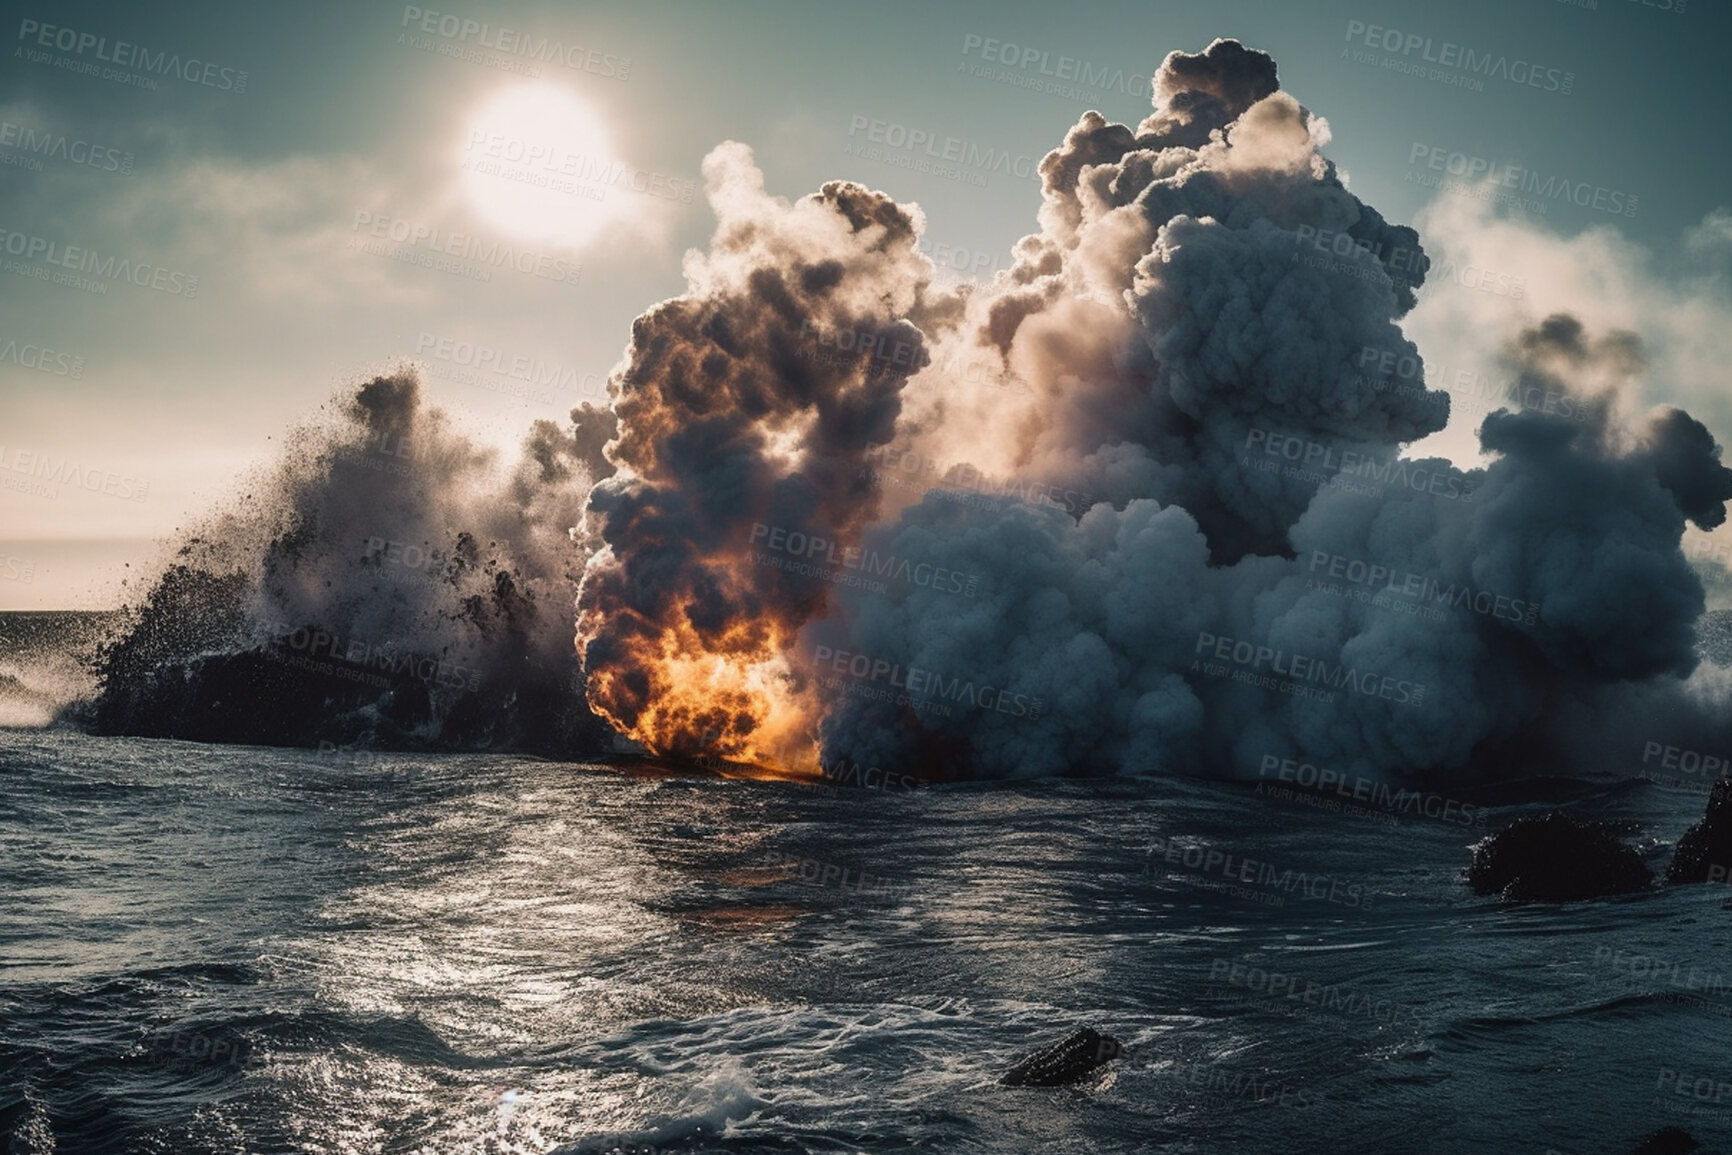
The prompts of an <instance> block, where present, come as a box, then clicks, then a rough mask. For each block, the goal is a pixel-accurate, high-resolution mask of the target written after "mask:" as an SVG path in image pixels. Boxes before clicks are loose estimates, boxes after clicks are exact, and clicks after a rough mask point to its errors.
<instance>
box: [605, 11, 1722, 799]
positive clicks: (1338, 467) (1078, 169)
mask: <svg viewBox="0 0 1732 1155" xmlns="http://www.w3.org/2000/svg"><path fill="white" fill-rule="evenodd" d="M1328 140H1329V131H1328V127H1327V125H1326V124H1325V122H1323V121H1322V120H1321V119H1320V118H1318V117H1315V116H1313V115H1312V114H1311V113H1310V112H1308V111H1307V110H1306V109H1304V108H1302V107H1301V106H1300V105H1299V104H1298V103H1297V102H1296V101H1294V100H1293V99H1292V97H1290V96H1289V95H1287V94H1286V93H1283V92H1281V91H1280V90H1279V87H1278V82H1277V77H1276V71H1275V65H1274V62H1273V61H1272V60H1271V59H1270V58H1269V57H1267V56H1266V55H1264V54H1262V53H1259V52H1254V51H1251V50H1248V49H1246V48H1244V47H1243V46H1241V45H1239V44H1237V43H1235V42H1232V41H1217V42H1215V43H1214V44H1212V45H1210V46H1209V48H1208V49H1207V50H1206V51H1204V52H1203V53H1200V54H1195V55H1187V54H1183V53H1174V54H1172V55H1170V56H1169V57H1168V58H1167V60H1166V62H1165V63H1164V64H1163V65H1162V68H1161V70H1160V72H1159V74H1158V75H1157V77H1156V81H1155V91H1154V111H1153V113H1152V114H1151V115H1150V116H1149V117H1148V118H1147V119H1145V120H1144V121H1143V122H1142V123H1141V124H1139V125H1137V126H1136V127H1135V128H1134V129H1132V128H1130V127H1128V126H1125V125H1116V124H1110V123H1108V122H1107V121H1106V120H1105V119H1104V118H1102V117H1101V116H1099V115H1098V114H1096V113H1089V114H1087V115H1086V116H1084V117H1083V119H1082V120H1081V121H1080V122H1079V123H1078V124H1077V125H1076V126H1075V127H1074V128H1073V129H1072V130H1071V131H1070V133H1069V134H1068V135H1067V136H1066V139H1065V142H1064V144H1063V145H1062V146H1061V147H1060V148H1058V149H1057V150H1055V151H1054V152H1052V153H1051V154H1050V155H1049V156H1048V157H1047V158H1046V160H1045V161H1044V162H1043V164H1042V168H1041V171H1042V175H1043V179H1044V183H1043V203H1042V207H1041V210H1040V226H1041V228H1040V232H1039V233H1037V234H1035V235H1032V236H1029V237H1026V238H1024V239H1023V240H1022V241H1021V242H1020V243H1019V244H1018V246H1017V250H1016V254H1017V261H1016V264H1015V266H1014V267H1013V268H1012V269H1010V270H1009V271H1007V272H1006V273H1003V274H1000V275H999V276H998V277H997V278H996V279H995V280H994V281H993V283H991V284H990V285H986V286H983V287H978V288H975V287H965V288H964V289H962V290H959V291H958V292H957V293H956V294H955V295H951V296H939V295H937V294H935V293H934V291H933V290H932V289H931V287H930V285H929V282H928V280H927V277H926V274H927V266H926V265H925V264H924V262H923V261H922V260H921V259H920V258H919V257H918V256H917V255H916V254H914V252H913V244H914V239H915V233H916V231H917V230H918V228H919V226H920V219H919V216H918V214H917V211H916V210H914V209H912V208H904V207H901V206H897V205H896V204H894V203H893V202H891V201H890V200H889V199H888V198H886V197H884V196H883V195H882V194H877V193H871V192H868V191H866V190H865V189H862V188H859V187H858V186H854V185H849V184H831V185H827V186H825V188H824V189H823V190H822V191H821V192H820V193H819V194H817V195H816V196H813V197H810V198H807V199H806V200H804V201H801V202H799V203H798V204H796V205H791V206H790V205H786V204H783V203H780V202H775V201H772V200H770V199H769V198H767V197H766V196H765V195H764V194H763V191H762V186H761V180H760V178H759V177H758V175H757V173H756V172H755V170H753V169H752V168H751V166H750V161H749V157H748V155H747V154H746V153H745V152H744V150H743V149H741V148H739V146H725V147H724V148H722V149H720V150H718V151H717V153H715V154H714V155H713V156H712V157H711V159H710V161H709V164H708V170H707V171H708V175H709V179H710V195H711V199H712V202H713V203H714V204H715V206H716V210H717V214H718V216H719V218H720V222H721V223H720V227H719V229H718V232H717V236H716V240H715V242H714V244H713V246H712V250H711V253H710V255H709V256H708V257H707V258H703V259H694V260H693V261H692V262H691V266H690V270H689V271H690V276H691V279H692V289H691V291H690V292H689V293H688V294H687V295H685V296H683V297H681V298H678V299H676V300H673V301H669V302H666V303H664V304H662V305H660V306H658V307H657V308H656V309H654V310H652V311H651V312H650V313H648V314H646V315H645V316H644V317H642V318H640V320H639V321H638V323H637V326H636V328H635V330H634V334H633V345H632V350H631V354H630V359H629V361H628V363H627V365H626V367H625V368H624V369H622V370H621V371H620V372H619V373H618V374H617V375H616V378H615V381H614V388H615V390H616V394H617V395H616V399H615V403H614V411H615V413H616V414H617V416H618V419H619V423H620V426H619V436H618V439H617V440H616V441H615V442H613V443H612V445H611V446H610V448H609V456H610V459H611V460H612V461H613V462H614V463H615V464H617V466H618V467H619V472H618V473H617V474H616V475H615V476H614V477H612V478H610V479H609V480H607V481H605V482H603V483H602V484H601V485H600V486H598V487H597V490H596V492H595V493H594V495H593V496H592V498H591V502H590V511H591V513H592V514H594V515H596V516H597V517H598V518H599V521H600V525H601V534H602V538H603V540H604V541H605V543H606V548H605V549H604V550H602V551H601V552H600V553H598V554H597V556H596V557H595V558H594V559H593V560H592V562H591V563H590V567H589V569H588V571H587V573H586V576H585V579H584V584H583V591H582V596H581V600H580V618H579V640H580V645H581V646H582V647H583V648H584V653H585V655H586V664H587V668H588V671H589V677H590V681H589V693H590V701H591V703H592V705H594V706H595V708H596V709H597V710H598V712H600V713H602V714H604V715H605V716H607V717H608V718H610V719H611V720H613V721H614V722H615V723H616V724H617V725H619V726H621V727H622V728H623V729H625V730H626V731H627V732H629V733H631V734H632V735H633V736H634V737H637V738H639V739H640V740H642V741H644V742H646V743H647V744H649V745H650V746H652V747H654V748H657V749H662V750H674V751H682V752H692V751H696V750H699V749H709V750H711V751H713V752H716V753H720V754H724V755H727V756H735V757H747V758H758V759H769V758H779V759H784V760H789V761H795V762H802V759H803V756H804V751H805V750H806V749H808V748H809V743H810V742H811V740H812V739H813V737H814V736H816V738H817V740H818V741H819V743H820V745H821V758H822V760H823V762H824V763H825V764H832V763H836V762H843V761H851V762H860V763H864V764H869V765H871V764H876V765H879V766H897V767H900V768H903V769H914V770H916V771H918V772H920V773H923V774H925V775H927V776H931V777H964V776H1018V775H1035V774H1057V773H1076V772H1094V773H1102V772H1136V773H1147V772H1168V773H1227V774H1238V775H1247V774H1254V773H1256V772H1257V771H1258V770H1259V768H1262V767H1266V766H1268V765H1269V764H1270V762H1271V760H1275V761H1276V762H1279V761H1282V760H1287V759H1293V760H1303V761H1309V762H1312V763H1314V764H1319V765H1324V766H1328V767H1330V768H1333V769H1335V770H1337V771H1339V772H1341V773H1343V774H1344V775H1357V776H1363V777H1367V778H1374V779H1380V778H1389V777H1392V776H1395V777H1414V776H1422V775H1430V774H1445V773H1450V774H1460V773H1466V772H1478V773H1499V772H1503V771H1504V770H1505V769H1506V768H1518V769H1524V770H1531V769H1533V766H1532V765H1531V761H1532V760H1533V759H1539V758H1545V757H1553V756H1557V754H1558V752H1559V751H1562V750H1565V749H1569V750H1571V751H1573V752H1579V751H1580V750H1581V749H1583V745H1582V744H1581V741H1580V735H1581V732H1582V731H1581V729H1580V726H1579V724H1580V723H1581V721H1582V720H1583V719H1589V720H1590V721H1591V720H1592V719H1594V718H1597V717H1601V716H1603V715H1604V714H1605V712H1606V710H1607V707H1608V705H1615V704H1617V703H1619V702H1625V703H1629V702H1635V701H1638V700H1639V701H1641V702H1642V703H1643V705H1644V707H1645V708H1652V707H1653V705H1654V703H1656V702H1662V701H1671V702H1674V703H1682V702H1683V701H1684V699H1685V698H1687V697H1690V695H1692V694H1694V695H1696V697H1695V698H1692V699H1691V700H1692V701H1693V702H1696V703H1697V706H1699V697H1700V693H1701V692H1702V686H1703V683H1702V682H1701V681H1700V680H1696V681H1694V682H1692V683H1690V684H1689V685H1690V687H1691V688H1690V690H1689V691H1688V693H1687V692H1686V690H1685V686H1686V683H1685V681H1684V680H1685V679H1688V678H1690V677H1691V675H1692V672H1693V670H1694V668H1695V666H1696V661H1697V659H1696V654H1695V650H1694V643H1695V626H1696V621H1697V619H1698V618H1699V617H1700V615H1701V614H1702V611H1703V606H1704V596H1703V590H1702V587H1701V585H1700V582H1699V581H1698V580H1697V578H1696V577H1695V576H1694V574H1693V573H1692V571H1691V570H1690V568H1689V567H1688V565H1687V564H1686V563H1685V561H1684V558H1683V555H1682V553H1681V551H1680V549H1679V540H1680V537H1681V535H1682V534H1683V532H1684V528H1685V525H1686V524H1687V523H1693V524H1694V525H1696V526H1697V527H1698V528H1710V527H1712V526H1715V525H1718V524H1720V522H1721V521H1722V520H1723V519H1724V516H1725V507H1724V503H1725V501H1726V500H1727V499H1728V498H1729V497H1732V470H1728V469H1727V468H1726V467H1725V466H1723V465H1722V464H1721V462H1720V450H1719V448H1718V446H1717V445H1716V444H1715V443H1714V440H1713V438H1712V436H1711V435H1710V434H1709V432H1708V430H1707V429H1706V428H1705V427H1704V426H1703V425H1701V424H1700V423H1699V422H1697V421H1696V420H1694V419H1692V418H1691V417H1689V416H1688V415H1687V414H1685V413H1683V412H1681V411H1677V410H1669V409H1666V410H1658V411H1656V412H1654V413H1652V414H1650V415H1648V416H1646V417H1643V418H1639V419H1634V420H1632V419H1630V418H1629V416H1628V413H1629V411H1630V408H1631V407H1630V405H1629V404H1628V403H1627V402H1628V398H1629V394H1630V393H1631V392H1632V388H1631V383H1632V382H1633V381H1635V380H1637V379H1638V378H1639V377H1640V375H1641V374H1642V373H1643V372H1644V371H1645V365H1646V358H1645V356H1644V352H1643V349H1642V347H1641V343H1640V341H1639V340H1638V339H1637V338H1636V337H1635V336H1634V335H1633V334H1630V333H1625V332H1619V331H1615V330H1604V331H1601V332H1598V333H1593V332H1589V331H1588V330H1587V329H1586V327H1585V326H1583V325H1582V324H1581V322H1580V321H1579V320H1577V319H1576V318H1574V317H1572V316H1568V315H1562V314H1560V315H1556V316H1552V317H1549V318H1546V319H1544V320H1543V321H1540V322H1538V323H1537V324H1534V325H1532V326H1531V327H1529V328H1528V329H1527V330H1526V331H1524V332H1522V333H1521V334H1519V335H1518V336H1517V337H1516V338H1515V339H1513V340H1512V341H1511V342H1510V343H1509V345H1508V347H1507V348H1506V349H1505V350H1504V353H1503V361H1504V371H1505V373H1506V375H1507V377H1508V379H1509V381H1510V384H1511V393H1510V396H1511V398H1512V399H1519V400H1520V404H1519V405H1516V404H1513V402H1512V405H1511V407H1509V408H1506V409H1504V410H1502V411H1498V412H1494V413H1492V414H1491V415H1489V416H1488V417H1487V418H1486V419H1485V421H1484V422H1483V424H1482V426H1481V431H1480V437H1481V444H1482V447H1483V449H1484V451H1485V452H1486V454H1487V455H1488V462H1487V464H1486V465H1485V466H1484V467H1483V468H1476V469H1471V470H1463V469H1460V468H1457V467H1456V466H1455V465H1453V464H1452V463H1451V462H1449V461H1448V460H1444V459H1439V458H1408V457H1402V456H1401V453H1402V451H1403V447H1404V446H1407V445H1409V444H1411V443H1412V442H1414V441H1416V440H1419V439H1422V438H1424V437H1426V436H1427V435H1428V434H1432V433H1434V432H1436V431H1438V430H1440V429H1442V428H1443V427H1444V425H1445V424H1446V422H1447V419H1448V415H1449V408H1450V398H1449V396H1448V395H1447V394H1446V393H1444V392H1442V391H1440V390H1435V389H1428V388H1426V387H1425V386H1424V383H1423V374H1422V373H1415V372H1412V371H1411V370H1409V369H1406V368H1404V366H1419V365H1420V364H1421V360H1420V357H1419V352H1418V349H1417V348H1416V347H1415V346H1414V345H1413V343H1412V342H1410V341H1409V340H1407V338H1406V337H1405V336H1404V335H1403V333H1402V330H1401V326H1400V321H1401V319H1402V318H1403V316H1404V315H1405V314H1406V313H1407V312H1408V310H1410V309H1411V308H1412V307H1413V306H1414V303H1415V294H1414V290H1415V288H1416V287H1418V286H1419V285H1421V284H1422V283H1423V281H1424V278H1425V275H1426V271H1427V267H1428V262H1427V259H1426V257H1425V255H1424V253H1423V251H1422V250H1421V247H1420V245H1419V240H1418V237H1417V235H1416V234H1415V233H1414V232H1413V230H1411V229H1408V228H1405V227H1402V226H1397V225H1392V224H1390V223H1388V222H1387V221H1385V220H1384V219H1383V218H1382V217H1381V216H1380V215H1379V214H1378V213H1377V212H1376V211H1375V210H1373V209H1372V208H1370V207H1369V206H1367V205H1365V204H1363V203H1362V202H1361V201H1359V200H1358V199H1357V198H1356V197H1355V196H1354V195H1353V194H1352V193H1351V192H1350V191H1348V189H1347V188H1346V187H1345V186H1344V184H1343V183H1342V181H1341V179H1340V178H1339V176H1338V174H1337V171H1336V169H1335V167H1334V165H1333V164H1332V163H1331V162H1330V161H1329V160H1328V159H1327V158H1326V157H1325V156H1324V155H1323V154H1322V151H1321V150H1322V148H1323V147H1324V146H1325V145H1326V144H1327V143H1328ZM843 333H847V334H849V337H848V340H847V342H846V343H844V342H843V341H842V340H840V339H839V335H840V334H843ZM862 335H865V337H866V338H867V339H866V340H865V341H862V340H861V336H862ZM896 347H903V348H907V349H909V350H912V352H911V353H910V354H909V355H908V356H907V357H906V358H900V359H899V358H895V357H890V356H886V355H885V351H886V350H888V349H891V348H896ZM844 349H846V350H849V351H846V352H844V351H843V350H844ZM778 531H779V532H780V538H779V539H780V540H781V541H782V542H783V543H789V542H793V541H796V540H797V541H798V542H799V543H800V544H799V546H797V547H792V548H785V549H783V551H782V552H781V553H775V552H773V551H774V547H772V552H771V553H770V554H769V555H766V554H765V553H764V552H763V549H762V547H763V546H764V545H765V544H766V543H768V542H770V541H772V540H776V539H773V538H771V537H770V536H769V535H771V534H775V533H778ZM814 542H821V543H823V548H818V547H816V546H814V544H813V543H814ZM790 554H799V555H801V556H802V557H803V558H807V559H809V558H813V557H815V556H816V557H820V558H821V559H822V560H823V561H824V562H825V564H823V565H818V566H807V567H804V568H799V569H796V568H790V567H787V566H784V565H783V564H781V563H782V562H783V561H785V560H786V559H787V557H788V556H789V555H790ZM845 570H854V571H857V572H858V573H860V574H880V575H883V576H884V577H885V579H886V580H884V581H881V582H878V583H876V586H874V584H873V583H871V582H865V581H856V580H838V579H839V578H847V577H848V574H847V573H846V572H845ZM922 574H925V575H926V576H925V577H922V576H921V575H922ZM934 575H946V576H944V577H942V578H938V577H935V576H934ZM1702 715H1703V711H1702V710H1701V709H1699V708H1697V707H1696V706H1693V707H1692V710H1691V716H1692V717H1700V716H1702ZM1566 719H1567V720H1569V722H1570V723H1571V724H1572V725H1576V726H1577V729H1576V730H1575V731H1574V732H1573V733H1572V734H1571V735H1568V736H1566V735H1565V734H1564V733H1562V732H1561V729H1560V728H1561V726H1562V725H1563V724H1564V720H1566ZM1572 743H1574V745H1572ZM1582 768H1584V769H1586V768H1587V767H1582Z"/></svg>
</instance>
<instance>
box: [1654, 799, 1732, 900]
mask: <svg viewBox="0 0 1732 1155" xmlns="http://www.w3.org/2000/svg"><path fill="white" fill-rule="evenodd" d="M1729 874H1732V778H1722V779H1720V780H1719V781H1717V782H1715V783H1714V789H1713V790H1712V791H1711V792H1710V793H1709V795H1708V809H1707V811H1706V812H1705V813H1704V814H1703V815H1702V821H1700V822H1698V823H1696V825H1694V826H1692V827H1690V829H1688V830H1686V831H1684V836H1683V837H1682V838H1680V839H1678V849H1677V850H1675V851H1674V852H1673V853H1672V865H1671V866H1669V867H1667V868H1666V881H1667V882H1726V881H1729V878H1728V875H1729Z"/></svg>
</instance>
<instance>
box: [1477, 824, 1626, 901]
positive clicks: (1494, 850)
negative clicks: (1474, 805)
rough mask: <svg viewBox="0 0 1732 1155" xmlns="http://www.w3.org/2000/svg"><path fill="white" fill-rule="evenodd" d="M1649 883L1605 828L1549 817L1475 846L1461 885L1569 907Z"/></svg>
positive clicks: (1510, 828) (1513, 826) (1512, 826)
mask: <svg viewBox="0 0 1732 1155" xmlns="http://www.w3.org/2000/svg"><path fill="white" fill-rule="evenodd" d="M1652 877H1653V876H1652V875H1651V874H1649V872H1648V868H1647V867H1646V866H1645V865H1643V863H1642V859H1641V856H1640V855H1638V854H1637V853H1636V852H1635V851H1634V850H1631V849H1630V848H1629V847H1627V846H1625V845H1624V844H1623V843H1621V842H1619V841H1618V838H1617V835H1616V834H1614V833H1613V832H1612V828H1611V827H1610V826H1608V825H1606V824H1605V823H1603V822H1584V821H1579V820H1577V819H1575V818H1571V817H1570V816H1569V815H1567V814H1564V813H1562V812H1561V811H1553V812H1552V813H1550V814H1548V815H1546V816H1545V817H1544V818H1518V819H1517V820H1516V821H1514V822H1512V823H1510V824H1509V825H1508V826H1507V827H1505V828H1504V829H1503V830H1502V831H1500V832H1498V833H1497V834H1494V835H1492V836H1491V837H1490V838H1488V839H1486V840H1485V841H1483V842H1481V843H1480V844H1479V845H1477V846H1475V847H1474V848H1473V865H1472V866H1470V867H1468V871H1467V884H1468V886H1469V887H1470V888H1472V890H1473V892H1474V893H1475V894H1501V895H1503V896H1504V897H1505V898H1512V899H1519V900H1540V901H1545V902H1569V901H1572V900H1575V899H1581V898H1600V897H1603V896H1605V895H1608V894H1627V893H1629V892H1630V891H1633V890H1641V889H1643V888H1645V887H1646V886H1647V885H1648V883H1649V882H1650V881H1651V880H1652Z"/></svg>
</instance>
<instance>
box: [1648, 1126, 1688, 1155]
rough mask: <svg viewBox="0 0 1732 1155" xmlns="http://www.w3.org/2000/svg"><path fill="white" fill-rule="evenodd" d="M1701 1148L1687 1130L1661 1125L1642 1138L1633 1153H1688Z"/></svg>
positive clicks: (1668, 1154)
mask: <svg viewBox="0 0 1732 1155" xmlns="http://www.w3.org/2000/svg"><path fill="white" fill-rule="evenodd" d="M1701 1149H1702V1144H1700V1143H1698V1142H1696V1140H1695V1139H1694V1138H1693V1137H1692V1136H1691V1134H1690V1133H1689V1132H1688V1131H1684V1130H1680V1129H1679V1128H1677V1127H1662V1128H1660V1129H1659V1130H1658V1131H1656V1132H1654V1133H1653V1134H1652V1135H1649V1136H1648V1137H1647V1138H1646V1139H1643V1140H1642V1143H1641V1146H1639V1147H1637V1148H1636V1150H1635V1152H1634V1155H1689V1152H1691V1151H1700V1150H1701Z"/></svg>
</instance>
